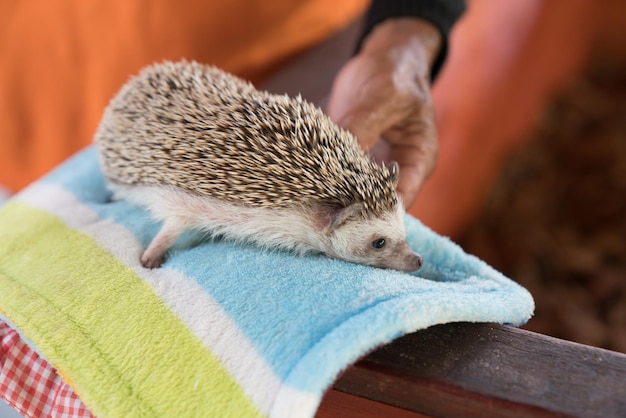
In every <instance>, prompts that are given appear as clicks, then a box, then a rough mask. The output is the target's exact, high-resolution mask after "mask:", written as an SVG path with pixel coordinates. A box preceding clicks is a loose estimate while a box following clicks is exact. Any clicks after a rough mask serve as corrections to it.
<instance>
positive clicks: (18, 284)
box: [0, 202, 260, 417]
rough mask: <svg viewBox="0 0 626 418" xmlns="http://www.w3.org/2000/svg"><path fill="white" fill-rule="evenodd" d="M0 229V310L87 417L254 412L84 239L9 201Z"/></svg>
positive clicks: (148, 297)
mask: <svg viewBox="0 0 626 418" xmlns="http://www.w3.org/2000/svg"><path fill="white" fill-rule="evenodd" d="M0 225H2V231H1V232H2V242H0V288H2V289H3V291H2V292H1V293H0V306H1V307H2V311H3V312H2V313H3V314H4V315H6V316H7V318H9V319H10V320H11V321H14V322H16V323H19V324H20V328H21V330H22V331H23V332H24V333H25V334H27V335H28V336H29V338H30V339H31V340H32V341H33V343H35V344H36V345H37V346H38V347H39V349H40V350H41V351H42V352H44V353H45V354H46V357H47V359H48V360H49V361H51V363H52V364H53V365H54V366H55V367H57V369H59V370H61V371H63V372H64V374H65V376H63V377H64V379H65V380H66V381H68V379H67V375H71V376H72V381H71V382H69V383H70V384H71V385H72V386H73V387H74V389H75V390H76V392H77V393H78V395H79V396H80V397H81V399H82V401H83V402H85V404H86V405H87V406H88V407H89V408H90V409H91V411H92V412H93V413H94V414H95V415H96V416H128V417H132V416H157V417H175V416H246V417H248V416H258V415H260V414H259V412H258V411H257V410H256V409H255V407H254V405H253V404H252V403H251V401H250V400H249V398H248V397H247V396H246V395H245V394H244V393H243V391H242V390H241V388H240V387H239V386H238V384H237V383H236V382H235V381H234V380H233V379H232V378H231V377H230V375H229V374H228V373H227V372H226V371H225V370H224V369H223V367H222V366H221V365H220V363H219V362H218V361H217V359H216V358H215V357H213V356H212V355H211V353H210V352H209V351H207V350H206V349H205V348H204V347H203V346H202V344H201V343H200V341H199V340H198V339H197V338H195V337H194V336H193V335H192V333H191V332H190V331H189V330H188V329H187V328H186V327H185V326H184V324H183V323H182V322H180V320H179V319H178V318H177V317H175V316H174V315H173V314H172V312H171V311H170V310H169V309H168V308H167V307H166V306H165V305H163V303H162V302H161V301H160V300H159V299H158V297H157V296H156V295H155V294H154V293H153V291H152V289H151V288H150V286H148V285H147V284H146V283H145V282H144V281H142V280H141V279H140V278H139V277H138V276H137V275H136V274H135V273H134V272H133V271H132V270H130V269H129V268H128V267H126V266H124V265H123V264H122V263H120V262H119V261H118V260H117V259H116V258H114V257H113V256H112V255H111V254H109V253H108V252H107V251H106V250H104V249H103V248H101V247H100V246H99V245H98V244H97V243H96V242H95V241H94V240H93V239H92V238H90V237H88V236H87V235H85V234H82V233H80V232H78V231H76V230H73V229H71V228H68V227H67V226H66V225H65V224H64V223H63V222H62V221H61V220H59V219H58V218H56V217H55V216H53V215H50V214H49V213H46V212H44V211H41V210H38V209H35V208H33V207H31V206H28V205H26V204H23V203H18V202H9V203H8V204H7V205H6V206H5V207H4V208H3V210H2V211H0ZM51 260H54V262H53V261H51ZM103 312H104V313H103ZM79 324H80V325H79ZM172 335H176V336H177V338H171V336H172ZM129 369H130V370H134V371H135V373H128V370H129ZM122 370H125V371H126V372H125V373H122ZM94 382H97V385H94ZM87 383H88V387H90V390H89V391H82V390H81V388H82V387H83V386H84V385H86V384H87ZM165 393H168V396H163V395H164V394H165ZM172 399H176V400H177V402H171V400H172ZM225 408H227V409H225Z"/></svg>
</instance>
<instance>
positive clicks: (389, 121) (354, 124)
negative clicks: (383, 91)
mask: <svg viewBox="0 0 626 418" xmlns="http://www.w3.org/2000/svg"><path fill="white" fill-rule="evenodd" d="M405 117H406V115H405V114H404V112H399V111H397V110H396V109H394V108H393V105H390V104H389V103H388V102H379V103H376V104H374V103H371V102H362V103H360V104H358V105H356V106H355V107H353V108H352V109H350V110H349V111H348V112H347V113H346V114H344V115H343V117H342V118H341V119H339V120H338V122H337V123H338V125H339V126H341V127H342V128H344V129H347V130H348V131H350V132H352V134H353V135H354V136H356V138H357V140H358V141H359V144H360V145H361V147H362V148H363V149H364V150H366V151H367V150H369V149H371V148H372V147H373V146H374V145H375V144H376V142H377V141H378V139H379V138H380V137H381V136H382V134H383V132H385V131H387V130H389V129H390V128H391V127H392V126H394V125H396V124H398V123H399V122H400V121H401V120H403V119H404V118H405Z"/></svg>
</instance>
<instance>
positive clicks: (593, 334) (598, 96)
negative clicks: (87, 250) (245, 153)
mask: <svg viewBox="0 0 626 418" xmlns="http://www.w3.org/2000/svg"><path fill="white" fill-rule="evenodd" d="M291 3H292V4H289V2H276V3H270V2H262V3H261V2H259V3H257V2H246V1H245V0H235V1H232V2H221V3H220V4H222V5H221V6H220V7H219V8H218V9H219V10H218V9H216V8H215V5H214V4H211V2H197V1H196V2H194V1H178V2H171V1H167V0H152V1H148V0H137V1H133V2H121V1H111V2H106V3H105V2H75V1H72V0H58V1H55V2H49V1H48V0H32V1H29V2H19V1H11V0H0V196H1V195H2V193H3V192H2V190H3V189H4V190H6V191H7V194H8V193H14V192H17V191H19V190H20V189H21V188H23V187H25V186H26V185H27V184H28V183H30V182H32V181H34V180H36V179H37V178H38V177H40V176H41V175H43V174H45V173H46V172H47V171H49V170H50V169H51V168H52V167H54V166H55V165H57V164H59V163H60V162H62V161H63V160H64V159H65V158H67V157H68V156H70V155H71V154H72V153H74V152H76V151H78V150H79V149H81V148H83V147H85V146H87V145H89V144H90V143H91V140H92V135H93V132H94V131H95V129H96V126H97V123H98V121H99V118H100V115H101V114H102V111H103V109H104V107H105V106H106V104H107V102H108V100H109V98H110V97H112V95H113V94H114V93H115V92H116V91H117V89H118V88H119V87H120V86H121V85H122V83H123V82H124V81H125V80H126V79H127V78H128V77H129V76H130V75H131V74H134V73H136V72H137V71H138V70H139V69H140V68H141V67H143V66H145V65H147V64H150V63H152V62H155V61H161V60H163V59H170V60H176V59H180V58H183V57H185V58H188V59H196V60H198V61H202V62H206V63H213V64H217V65H219V66H220V67H222V68H224V69H226V70H228V71H231V72H234V73H236V74H238V75H240V76H242V77H245V78H248V79H250V80H252V81H253V82H255V83H256V84H257V85H259V86H263V87H264V88H267V89H269V90H272V91H276V92H289V93H296V92H302V93H303V95H304V96H305V97H307V98H309V99H311V100H313V101H316V102H318V103H321V102H323V97H324V96H325V95H326V94H327V92H328V89H329V88H330V83H331V82H332V76H333V75H334V73H335V72H336V71H337V69H338V68H339V67H340V65H341V63H343V62H344V61H345V60H346V59H347V58H348V57H349V56H350V54H351V53H352V52H353V45H354V42H355V39H356V36H358V21H359V17H360V16H361V14H362V12H363V10H364V8H365V7H366V5H367V1H365V0H345V1H342V2H336V1H334V0H319V1H303V2H291ZM242 10H245V11H246V13H243V14H242V13H241V11H242ZM272 16H283V17H285V19H283V20H277V19H275V18H273V17H272ZM260 22H266V24H265V25H263V24H261V23H260ZM267 22H269V23H267ZM624 26H626V2H624V1H623V0H604V1H602V2H599V1H594V0H568V1H554V0H524V1H499V0H469V1H468V11H467V12H466V14H465V16H464V17H463V18H462V20H461V21H460V22H459V23H458V24H457V26H456V27H455V29H454V31H453V33H452V37H451V49H450V52H449V55H448V60H447V63H446V66H445V67H444V70H443V72H442V73H441V74H440V76H439V78H438V79H437V80H436V83H435V85H434V92H433V94H434V100H435V105H436V110H437V117H438V129H439V135H440V156H439V163H438V167H437V170H436V172H435V174H434V175H433V177H432V178H431V179H430V181H429V182H428V183H427V184H426V186H425V187H424V189H423V191H422V193H421V195H420V196H419V198H418V201H417V202H416V204H415V205H413V206H412V207H411V208H410V212H411V213H412V214H414V215H415V216H417V217H418V218H420V219H421V220H422V221H423V222H424V223H425V224H427V225H429V226H430V227H432V228H433V229H434V230H435V231H437V232H439V233H441V234H444V235H447V236H450V237H452V238H453V239H454V240H455V241H457V242H459V243H460V244H461V245H462V246H463V247H464V249H465V250H466V251H468V252H470V253H473V254H476V255H477V256H479V257H481V258H483V259H484V260H485V261H487V262H488V263H490V264H491V265H493V266H494V267H495V268H497V269H498V270H500V271H502V272H503V273H504V274H506V275H507V276H509V277H511V278H513V279H514V280H516V281H518V282H520V283H521V284H522V285H524V286H525V287H527V288H528V289H529V290H530V291H531V292H532V294H533V295H534V297H535V300H536V304H537V309H536V314H535V317H534V318H533V319H531V321H530V322H529V323H528V325H527V326H526V328H528V329H530V330H534V331H538V332H541V333H545V334H548V335H553V336H557V337H560V338H565V339H568V340H572V341H577V342H581V343H585V344H590V345H594V346H598V347H603V348H609V349H612V350H616V351H622V352H626V219H625V218H626V217H625V215H626V71H625V70H626V31H624V30H623V28H624Z"/></svg>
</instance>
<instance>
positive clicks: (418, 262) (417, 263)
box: [407, 253, 424, 272]
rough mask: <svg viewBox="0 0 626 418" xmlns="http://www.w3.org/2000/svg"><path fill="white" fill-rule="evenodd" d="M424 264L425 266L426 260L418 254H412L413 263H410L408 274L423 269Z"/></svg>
mask: <svg viewBox="0 0 626 418" xmlns="http://www.w3.org/2000/svg"><path fill="white" fill-rule="evenodd" d="M422 264H424V260H423V259H422V256H421V255H419V254H418V253H413V254H411V261H410V262H409V266H408V267H409V268H408V269H407V271H408V272H413V271H417V270H419V269H420V268H421V267H422Z"/></svg>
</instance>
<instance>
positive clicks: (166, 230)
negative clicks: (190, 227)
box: [141, 220, 184, 269]
mask: <svg viewBox="0 0 626 418" xmlns="http://www.w3.org/2000/svg"><path fill="white" fill-rule="evenodd" d="M183 231H184V229H183V228H181V227H180V224H179V223H178V222H174V221H171V220H167V221H165V223H164V224H163V226H162V227H161V229H160V230H159V232H158V233H157V234H156V236H155V237H154V238H153V239H152V241H151V242H150V244H149V245H148V248H146V250H145V251H144V252H143V254H142V255H141V264H142V265H143V266H144V267H146V268H149V269H153V268H157V267H160V266H161V264H163V262H164V261H165V252H166V251H167V250H168V249H169V248H170V247H171V246H172V245H173V244H174V242H176V240H177V239H178V237H180V235H181V234H182V233H183Z"/></svg>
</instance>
